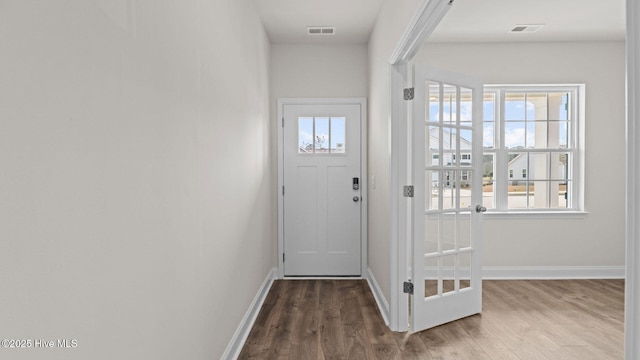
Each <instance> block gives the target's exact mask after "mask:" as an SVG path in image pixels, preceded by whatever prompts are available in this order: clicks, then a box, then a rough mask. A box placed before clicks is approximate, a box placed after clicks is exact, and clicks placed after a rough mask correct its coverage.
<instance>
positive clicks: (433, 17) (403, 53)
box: [389, 0, 453, 65]
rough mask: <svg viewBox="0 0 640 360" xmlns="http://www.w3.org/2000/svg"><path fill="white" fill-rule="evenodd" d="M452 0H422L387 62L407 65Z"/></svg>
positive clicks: (446, 10) (444, 13)
mask: <svg viewBox="0 0 640 360" xmlns="http://www.w3.org/2000/svg"><path fill="white" fill-rule="evenodd" d="M452 3H453V0H424V1H422V4H420V7H419V8H418V10H417V11H416V12H415V14H414V15H413V18H412V19H411V21H410V22H409V26H408V27H407V29H406V30H405V31H404V33H403V34H402V37H401V38H400V42H398V45H396V48H395V50H394V51H393V54H391V58H390V59H389V62H390V63H391V65H397V64H407V63H409V62H410V61H411V59H413V57H414V56H415V55H416V53H417V52H418V50H420V46H422V43H423V42H424V41H425V40H426V39H427V38H428V37H429V35H431V33H432V32H433V30H435V28H436V26H438V24H439V23H440V20H442V18H443V17H444V16H445V15H446V14H447V12H448V11H449V8H450V7H451V6H450V5H451V4H452Z"/></svg>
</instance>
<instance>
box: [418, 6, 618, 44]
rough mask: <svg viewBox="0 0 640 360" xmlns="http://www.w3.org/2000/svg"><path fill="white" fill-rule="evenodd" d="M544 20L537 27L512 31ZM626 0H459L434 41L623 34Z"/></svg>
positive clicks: (562, 38)
mask: <svg viewBox="0 0 640 360" xmlns="http://www.w3.org/2000/svg"><path fill="white" fill-rule="evenodd" d="M518 24H544V25H545V26H543V27H542V28H540V29H539V30H538V31H536V32H535V33H509V30H511V29H512V28H513V27H515V26H516V25H518ZM624 36H625V1H624V0H482V1H478V0H455V2H454V3H453V6H452V7H451V9H450V10H449V12H448V13H447V15H446V16H445V17H444V19H443V20H442V22H441V23H440V25H439V26H438V27H437V28H436V30H435V31H434V32H433V34H432V35H431V37H430V38H429V41H430V42H459V41H472V42H479V41H585V40H623V39H624Z"/></svg>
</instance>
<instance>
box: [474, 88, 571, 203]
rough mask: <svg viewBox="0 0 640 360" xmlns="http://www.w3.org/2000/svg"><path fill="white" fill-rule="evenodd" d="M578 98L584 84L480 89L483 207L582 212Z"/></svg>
mask: <svg viewBox="0 0 640 360" xmlns="http://www.w3.org/2000/svg"><path fill="white" fill-rule="evenodd" d="M583 94H584V85H572V86H565V85H559V86H555V85H554V86H486V87H485V92H484V103H483V116H484V121H483V147H484V154H483V155H484V156H483V205H484V206H485V207H487V208H488V209H493V210H494V211H500V212H510V211H545V210H556V211H558V210H572V211H582V210H584V209H583V205H582V204H583V199H582V196H583V195H582V185H581V183H582V182H581V168H582V163H583V159H582V158H580V157H581V156H582V154H583V153H584V151H580V149H581V146H582V139H581V135H580V134H581V132H582V129H581V128H582V121H581V119H582V117H583V114H582V112H583V111H582V110H581V109H582V108H583V107H584V104H582V103H581V99H582V98H583ZM463 158H464V157H463ZM519 175H521V176H519Z"/></svg>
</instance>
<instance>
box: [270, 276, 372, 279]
mask: <svg viewBox="0 0 640 360" xmlns="http://www.w3.org/2000/svg"><path fill="white" fill-rule="evenodd" d="M363 279H365V278H364V277H362V276H284V277H283V278H282V280H363Z"/></svg>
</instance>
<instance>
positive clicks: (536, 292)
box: [239, 280, 624, 360]
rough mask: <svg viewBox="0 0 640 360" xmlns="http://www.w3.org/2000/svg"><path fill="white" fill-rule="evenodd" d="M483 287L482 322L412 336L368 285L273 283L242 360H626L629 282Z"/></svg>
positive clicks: (504, 283)
mask: <svg viewBox="0 0 640 360" xmlns="http://www.w3.org/2000/svg"><path fill="white" fill-rule="evenodd" d="M483 286H484V291H483V312H482V314H481V315H474V316H471V317H468V318H465V319H462V320H459V321H455V322H452V323H449V324H445V325H442V326H439V327H436V328H434V329H430V330H426V331H423V332H419V333H413V334H410V333H394V332H392V331H390V330H389V329H388V328H387V326H386V325H385V324H384V321H383V320H382V317H381V316H380V313H379V311H378V308H377V306H376V303H375V300H374V298H373V295H372V294H371V291H370V290H369V287H368V285H367V283H366V281H364V280H277V281H275V282H274V284H273V286H272V288H271V290H270V291H269V294H268V296H267V298H266V300H265V303H264V305H263V306H262V309H261V311H260V313H259V315H258V318H257V320H256V322H255V324H254V326H253V328H252V330H251V333H250V334H249V337H248V339H247V341H246V343H245V346H244V347H243V349H242V352H241V354H240V356H239V359H291V360H305V359H384V360H387V359H446V360H450V359H473V360H476V359H514V360H525V359H526V360H528V359H531V360H544V359H550V360H565V359H579V360H589V359H594V360H595V359H597V360H603V359H623V357H624V356H623V338H624V329H623V328H624V281H623V280H527V281H504V280H501V281H484V282H483Z"/></svg>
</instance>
